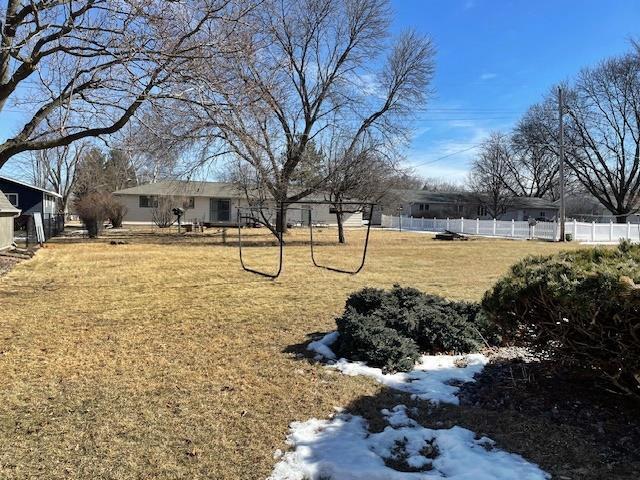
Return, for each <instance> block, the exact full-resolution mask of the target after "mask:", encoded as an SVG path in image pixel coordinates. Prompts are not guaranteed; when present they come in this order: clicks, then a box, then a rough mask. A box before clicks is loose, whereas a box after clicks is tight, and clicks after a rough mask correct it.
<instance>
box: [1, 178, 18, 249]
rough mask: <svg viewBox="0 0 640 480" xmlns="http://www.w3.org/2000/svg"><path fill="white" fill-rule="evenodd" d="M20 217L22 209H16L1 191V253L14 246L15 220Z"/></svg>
mask: <svg viewBox="0 0 640 480" xmlns="http://www.w3.org/2000/svg"><path fill="white" fill-rule="evenodd" d="M18 215H20V209H18V208H16V207H14V206H13V205H12V204H11V202H9V200H8V199H7V197H6V196H5V195H4V194H3V193H2V191H1V190H0V251H2V250H6V249H7V248H10V247H11V245H12V244H13V237H14V235H13V220H14V218H15V217H17V216H18Z"/></svg>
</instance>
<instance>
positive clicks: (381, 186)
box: [320, 137, 405, 243]
mask: <svg viewBox="0 0 640 480" xmlns="http://www.w3.org/2000/svg"><path fill="white" fill-rule="evenodd" d="M331 147H332V148H330V149H329V150H328V151H326V152H325V153H324V155H322V161H323V164H322V167H321V169H320V172H321V176H323V177H324V178H326V181H325V183H324V187H323V192H324V194H325V199H326V200H327V201H330V202H331V207H332V209H333V211H334V213H335V215H336V224H337V226H338V242H339V243H346V238H345V234H344V215H345V213H349V212H351V213H353V212H357V211H360V212H363V213H364V212H365V210H366V208H365V207H366V205H365V204H366V203H377V202H379V201H380V200H381V199H382V198H383V197H384V196H385V195H387V194H388V193H389V191H390V190H391V189H392V188H394V187H395V186H396V184H397V178H398V176H399V175H400V174H401V173H405V172H404V171H403V170H402V169H400V168H399V166H398V161H394V158H397V157H394V156H390V155H387V154H385V152H383V151H379V150H378V149H377V146H376V145H375V144H361V145H360V146H359V147H358V149H357V150H355V149H354V148H353V147H352V146H351V142H350V140H349V139H348V138H346V139H345V138H339V137H338V138H334V140H333V142H332V144H331ZM353 202H362V204H360V205H357V204H353Z"/></svg>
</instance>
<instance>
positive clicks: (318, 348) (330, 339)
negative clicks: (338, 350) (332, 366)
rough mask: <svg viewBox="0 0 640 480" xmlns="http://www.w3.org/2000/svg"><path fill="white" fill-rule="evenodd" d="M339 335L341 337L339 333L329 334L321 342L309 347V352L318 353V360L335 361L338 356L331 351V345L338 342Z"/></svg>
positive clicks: (318, 341)
mask: <svg viewBox="0 0 640 480" xmlns="http://www.w3.org/2000/svg"><path fill="white" fill-rule="evenodd" d="M338 335H340V334H339V333H338V332H331V333H327V334H326V335H325V336H324V337H322V338H321V339H320V340H316V341H314V342H311V343H310V344H309V345H307V350H310V351H312V352H316V353H317V355H316V356H315V359H316V360H322V359H323V358H326V359H327V360H335V359H336V354H335V353H333V350H331V345H333V344H334V343H335V342H336V340H337V339H338Z"/></svg>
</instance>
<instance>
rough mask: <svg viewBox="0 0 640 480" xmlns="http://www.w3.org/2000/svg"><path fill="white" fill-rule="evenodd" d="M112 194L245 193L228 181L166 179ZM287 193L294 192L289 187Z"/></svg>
mask: <svg viewBox="0 0 640 480" xmlns="http://www.w3.org/2000/svg"><path fill="white" fill-rule="evenodd" d="M113 193H114V195H160V196H176V197H217V198H240V197H244V196H245V193H244V192H243V191H242V190H240V189H239V188H238V187H237V186H236V185H234V184H233V183H229V182H200V181H197V182H195V181H186V180H168V181H162V182H156V183H145V184H144V185H138V186H137V187H130V188H124V189H122V190H118V191H117V192H113ZM289 193H295V188H291V189H290V191H289ZM304 200H307V201H324V200H325V197H324V195H322V193H312V194H310V195H307V196H306V197H304V198H303V199H302V200H301V201H304Z"/></svg>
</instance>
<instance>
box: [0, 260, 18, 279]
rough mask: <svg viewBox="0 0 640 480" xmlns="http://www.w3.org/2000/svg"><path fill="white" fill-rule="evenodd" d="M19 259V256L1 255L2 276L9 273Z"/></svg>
mask: <svg viewBox="0 0 640 480" xmlns="http://www.w3.org/2000/svg"><path fill="white" fill-rule="evenodd" d="M19 261H20V260H19V259H17V258H12V257H3V256H0V277H2V276H3V275H6V274H7V273H9V272H10V271H11V269H12V268H13V267H14V266H15V265H16V264H17V263H18V262H19Z"/></svg>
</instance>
